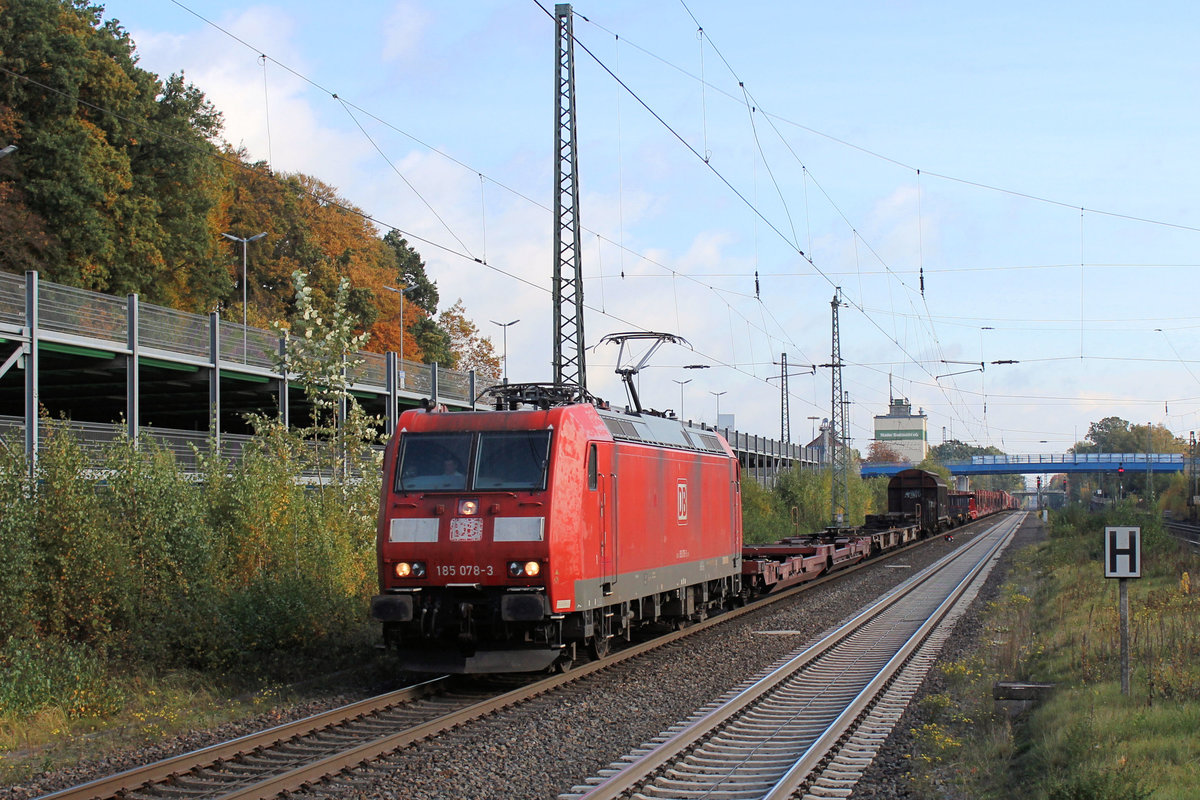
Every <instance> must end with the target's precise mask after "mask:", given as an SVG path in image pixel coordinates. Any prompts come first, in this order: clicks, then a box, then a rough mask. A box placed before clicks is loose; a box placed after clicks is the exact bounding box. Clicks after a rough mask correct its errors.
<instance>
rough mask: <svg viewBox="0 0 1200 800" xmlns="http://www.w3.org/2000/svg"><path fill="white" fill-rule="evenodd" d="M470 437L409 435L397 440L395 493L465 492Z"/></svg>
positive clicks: (446, 434)
mask: <svg viewBox="0 0 1200 800" xmlns="http://www.w3.org/2000/svg"><path fill="white" fill-rule="evenodd" d="M470 458H471V434H469V433H410V434H405V436H404V437H403V438H402V439H401V440H400V459H399V464H398V466H397V468H396V491H399V492H415V491H430V490H433V491H437V490H442V491H454V490H456V489H457V490H462V489H466V488H467V467H468V465H469V464H470Z"/></svg>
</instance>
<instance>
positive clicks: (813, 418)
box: [808, 417, 820, 442]
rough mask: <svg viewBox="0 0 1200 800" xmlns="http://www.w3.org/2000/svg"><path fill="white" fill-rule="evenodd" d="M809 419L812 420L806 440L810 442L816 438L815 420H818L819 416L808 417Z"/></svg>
mask: <svg viewBox="0 0 1200 800" xmlns="http://www.w3.org/2000/svg"><path fill="white" fill-rule="evenodd" d="M809 419H810V420H812V435H811V436H809V438H808V440H809V441H810V442H811V441H813V440H814V439H816V438H817V420H819V419H820V417H809Z"/></svg>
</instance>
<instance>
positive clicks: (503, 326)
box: [492, 319, 521, 386]
mask: <svg viewBox="0 0 1200 800" xmlns="http://www.w3.org/2000/svg"><path fill="white" fill-rule="evenodd" d="M520 321H521V320H519V319H514V320H513V321H512V322H496V320H492V324H493V325H499V326H500V330H501V331H503V336H504V384H505V385H506V386H507V385H508V326H509V325H516V324H517V323H518V322H520Z"/></svg>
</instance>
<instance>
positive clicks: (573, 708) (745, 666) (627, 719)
mask: <svg viewBox="0 0 1200 800" xmlns="http://www.w3.org/2000/svg"><path fill="white" fill-rule="evenodd" d="M1038 534H1040V526H1037V527H1036V529H1035V528H1034V526H1032V525H1029V524H1027V525H1025V526H1023V528H1022V530H1021V532H1020V533H1019V534H1018V539H1017V541H1016V543H1015V544H1016V546H1020V544H1021V543H1022V538H1025V539H1026V540H1030V539H1029V537H1030V536H1032V535H1038ZM966 538H967V537H965V536H962V535H960V536H959V537H958V539H959V541H958V542H956V543H948V542H945V541H944V540H941V539H937V540H933V541H931V542H929V543H927V544H926V545H925V546H923V547H920V548H917V549H916V550H913V551H911V552H909V553H905V554H903V555H900V556H897V557H894V558H892V559H890V560H887V561H881V562H879V563H876V564H874V565H872V566H871V567H870V568H868V569H864V570H861V571H859V572H856V573H854V574H852V575H847V576H845V577H844V578H842V579H840V580H837V581H832V582H830V583H828V584H825V585H823V586H819V587H813V588H812V589H810V590H809V591H806V592H803V593H801V595H799V597H797V598H795V599H794V600H792V601H790V602H786V603H785V604H784V606H785V607H782V608H779V607H776V608H773V609H770V610H766V611H764V613H763V614H760V615H752V616H753V620H752V621H750V622H748V623H742V622H736V621H735V622H734V623H732V624H731V625H727V626H718V627H717V628H715V629H713V630H710V631H706V632H703V633H700V634H698V635H696V636H691V637H688V638H687V639H685V640H683V641H682V642H679V643H677V644H675V645H672V646H670V647H667V648H665V649H663V650H660V651H656V653H654V654H651V655H649V656H647V657H642V658H640V659H637V660H636V664H630V665H628V666H627V667H624V668H620V669H616V670H613V671H611V672H610V673H608V674H606V675H603V676H598V677H597V678H593V679H590V680H588V681H585V685H584V686H581V687H576V688H573V689H571V690H569V691H568V692H566V693H557V694H555V695H554V696H553V697H548V698H544V699H540V700H535V701H533V702H531V703H526V704H524V705H523V706H521V707H520V708H516V709H511V710H508V711H504V712H501V713H498V714H496V715H493V716H492V717H491V718H489V719H488V720H485V721H483V722H481V723H476V724H473V725H471V726H469V727H468V728H466V729H463V730H461V731H458V732H452V733H450V734H449V735H447V736H443V737H440V738H439V739H438V740H437V741H436V742H426V743H423V744H420V745H417V746H415V747H411V748H408V749H406V750H404V751H402V752H401V753H398V754H396V755H394V756H393V757H391V758H390V759H388V760H385V761H384V762H381V763H379V764H377V765H375V766H374V767H372V768H370V769H360V770H359V771H357V772H355V774H354V776H353V778H351V779H347V780H346V781H345V782H342V783H337V784H331V785H325V786H322V787H319V789H318V790H314V792H313V794H311V795H307V796H313V797H318V796H319V797H336V798H357V797H381V798H403V799H404V800H432V799H433V798H438V799H439V800H440V799H443V798H456V800H474V799H475V798H487V799H488V800H492V799H493V798H511V799H512V800H519V799H520V798H555V797H557V795H558V794H559V793H561V792H566V791H569V790H570V789H571V788H572V787H574V786H575V785H577V784H578V783H580V782H581V781H582V780H583V779H585V778H586V777H587V776H589V775H593V774H596V773H597V772H598V771H599V770H601V769H603V768H604V767H606V766H607V765H608V764H610V763H612V762H613V761H616V760H618V759H619V758H621V757H622V756H623V755H625V754H626V753H628V752H629V751H630V750H632V749H634V748H635V747H637V746H638V745H639V744H641V743H642V742H645V741H648V740H650V739H652V738H653V737H655V736H656V735H658V734H659V733H660V732H662V731H663V730H665V729H667V728H669V727H670V726H671V725H673V724H674V723H676V722H678V721H679V720H681V719H683V718H685V717H687V716H688V715H690V714H691V713H692V712H693V711H695V710H696V709H697V708H699V707H701V706H703V705H704V704H705V703H707V702H709V701H711V700H712V699H713V698H715V697H717V696H719V695H721V694H722V693H724V692H726V691H727V690H729V689H731V688H733V687H735V686H737V685H738V684H739V683H741V682H743V681H745V680H746V679H747V678H749V677H751V676H753V675H755V674H756V673H758V672H760V671H762V670H763V669H765V668H766V667H767V666H769V665H770V664H772V663H773V662H775V661H777V660H778V659H780V658H782V657H783V656H785V655H787V654H788V653H790V652H793V651H795V650H796V649H798V648H799V647H801V646H802V645H803V644H804V643H806V642H808V641H810V640H812V639H813V638H814V637H815V636H816V635H817V634H819V633H821V632H822V631H825V630H827V629H829V628H830V627H832V626H833V625H834V624H835V623H837V622H839V621H841V620H843V619H845V618H847V617H849V616H850V615H852V614H853V613H854V612H855V611H856V610H857V609H859V608H860V607H861V606H862V605H863V602H864V600H866V599H869V598H874V597H877V596H878V595H880V594H881V593H883V592H885V591H887V590H888V589H890V588H891V587H893V586H895V585H897V584H899V583H901V582H903V581H904V580H905V579H907V578H908V577H909V576H911V575H912V574H914V573H915V572H916V571H918V570H920V569H922V568H924V567H925V566H927V565H928V564H930V563H932V562H934V561H935V560H937V559H938V558H940V557H941V556H942V555H944V554H945V553H946V552H947V551H948V550H949V549H951V548H953V547H956V546H957V545H958V544H961V543H962V541H963V540H965V539H966ZM1004 567H1005V563H1004V561H1001V563H1000V564H999V565H998V566H997V568H996V569H994V570H993V572H992V577H991V578H989V581H988V585H987V586H986V587H985V588H984V590H983V591H982V592H981V593H980V595H979V598H978V599H977V600H976V601H975V604H974V606H973V607H972V611H971V612H968V614H967V615H965V616H964V617H963V620H962V621H960V623H959V625H958V628H957V629H956V631H955V633H954V634H953V635H952V637H951V639H950V641H949V642H948V644H947V646H946V651H945V656H944V657H945V658H956V657H958V654H960V653H961V652H962V651H964V650H966V649H969V648H970V647H971V645H972V643H973V641H974V638H975V634H976V632H977V625H975V624H973V620H974V613H973V611H974V608H975V607H977V606H978V605H979V604H980V603H983V602H986V601H987V600H988V599H991V598H993V597H994V596H995V594H996V592H997V588H996V587H998V586H999V581H1000V580H1001V579H1002V576H1003V574H1004V573H1005V568H1004ZM727 629H730V630H727ZM925 691H932V692H936V691H938V686H937V685H936V681H935V680H934V679H933V678H931V679H929V680H927V681H926V685H925V686H924V687H923V688H922V693H924V692H925ZM369 693H370V692H369V691H366V690H365V689H363V690H361V691H360V690H358V689H357V688H356V689H350V690H346V691H341V692H339V693H336V694H333V693H331V694H330V695H328V696H321V697H315V698H312V699H310V700H308V701H306V702H304V703H302V704H299V705H293V706H289V707H286V708H277V709H273V710H271V711H269V712H267V713H264V714H261V715H258V716H256V717H252V718H247V719H245V720H241V721H239V722H234V723H227V724H225V725H221V726H219V727H217V728H214V729H211V730H205V731H196V732H192V733H189V734H187V735H184V736H179V737H176V738H174V739H171V740H168V741H165V742H161V743H157V744H155V745H153V746H147V747H142V748H131V749H128V750H125V751H122V752H119V753H115V754H112V755H110V756H108V757H105V758H103V759H98V760H95V761H90V762H86V763H81V764H78V765H76V766H74V767H72V768H69V769H63V770H58V771H56V772H53V773H47V774H43V775H38V776H36V777H35V778H34V779H33V780H32V781H29V782H27V783H26V784H24V785H21V786H10V787H7V788H4V789H0V798H12V800H28V799H29V798H33V797H37V796H40V795H42V794H45V793H48V792H52V791H57V790H58V789H62V788H65V787H68V786H73V785H77V784H80V783H84V782H87V781H90V780H95V779H97V778H100V777H104V776H107V775H110V774H112V773H115V772H120V771H122V770H126V769H129V768H131V767H134V766H137V765H139V764H143V763H149V762H151V761H156V760H160V759H163V758H168V757H170V756H173V755H178V754H180V753H184V752H188V751H191V750H195V749H198V748H201V747H206V746H209V745H211V744H216V743H219V742H221V741H227V740H228V739H231V738H235V737H237V736H241V735H245V734H247V733H251V732H254V731H258V730H262V729H264V728H269V727H273V726H275V725H279V724H282V723H284V722H288V721H291V720H295V719H300V718H302V717H305V716H309V715H312V714H316V713H320V712H322V711H325V710H328V709H330V708H334V707H336V706H338V705H343V704H345V703H349V702H353V701H355V700H359V699H362V697H364V696H366V695H367V694H369ZM918 699H919V697H918ZM915 707H916V703H915V702H914V703H913V704H912V707H910V711H909V712H908V714H907V715H906V717H905V719H904V720H902V721H901V723H900V724H899V725H898V726H897V729H896V731H895V732H894V733H893V735H892V737H891V738H890V739H889V740H888V742H887V744H886V745H885V747H884V748H883V750H882V751H881V753H880V755H879V756H878V757H877V759H876V763H875V765H873V766H872V767H871V769H870V771H869V772H868V773H867V775H866V776H864V778H863V780H862V781H861V782H860V784H859V787H858V788H857V789H856V790H855V794H854V795H853V796H854V797H855V798H871V800H884V799H887V800H890V799H891V798H908V797H912V795H910V794H908V793H907V790H906V788H905V784H904V781H903V778H902V777H901V776H902V775H903V773H904V772H905V771H906V769H907V763H906V759H905V758H904V755H905V754H906V753H909V752H911V751H912V748H911V741H910V738H909V737H908V736H907V735H906V732H907V731H908V729H909V728H911V727H913V726H914V725H918V724H920V722H919V720H916V719H915V718H910V716H911V715H913V713H914V712H913V708H915Z"/></svg>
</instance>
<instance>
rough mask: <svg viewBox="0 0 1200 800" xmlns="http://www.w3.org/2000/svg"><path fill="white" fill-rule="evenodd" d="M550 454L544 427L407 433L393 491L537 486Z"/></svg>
mask: <svg viewBox="0 0 1200 800" xmlns="http://www.w3.org/2000/svg"><path fill="white" fill-rule="evenodd" d="M472 454H474V456H475V457H474V459H472V458H471V456H472ZM549 460H550V431H548V430H540V431H492V432H482V433H478V434H473V433H469V432H462V433H410V434H405V435H404V436H403V438H402V439H401V441H400V453H399V459H398V460H397V467H396V491H398V492H422V491H423V492H430V491H433V492H438V491H441V492H453V491H467V490H472V491H492V490H508V491H516V490H526V491H541V490H543V489H545V488H546V468H547V466H548V464H549Z"/></svg>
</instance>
